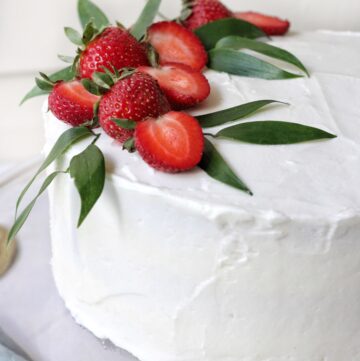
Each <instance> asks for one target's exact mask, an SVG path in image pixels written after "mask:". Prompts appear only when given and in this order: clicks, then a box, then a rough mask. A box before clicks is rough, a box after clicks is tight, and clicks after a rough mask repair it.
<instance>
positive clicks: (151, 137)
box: [135, 111, 204, 173]
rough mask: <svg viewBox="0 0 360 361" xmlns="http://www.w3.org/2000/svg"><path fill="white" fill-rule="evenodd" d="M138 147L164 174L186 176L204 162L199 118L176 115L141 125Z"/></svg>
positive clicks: (136, 133) (144, 122)
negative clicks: (187, 172) (190, 170)
mask: <svg viewBox="0 0 360 361" xmlns="http://www.w3.org/2000/svg"><path fill="white" fill-rule="evenodd" d="M135 146H136V149H137V150H138V152H139V154H140V155H141V157H142V158H143V159H144V161H145V162H146V163H148V164H149V165H150V166H151V167H153V168H155V169H158V170H161V171H163V172H170V173H175V172H182V171H186V170H189V169H192V168H194V167H195V166H196V165H197V164H198V163H199V162H200V160H201V157H202V153H203V150H204V136H203V133H202V129H201V127H200V125H199V123H198V121H197V120H196V119H195V118H193V117H192V116H190V115H188V114H186V113H180V112H174V111H172V112H169V113H166V114H164V115H162V116H161V117H159V118H150V119H147V120H145V121H143V122H140V123H139V124H138V125H137V127H136V130H135Z"/></svg>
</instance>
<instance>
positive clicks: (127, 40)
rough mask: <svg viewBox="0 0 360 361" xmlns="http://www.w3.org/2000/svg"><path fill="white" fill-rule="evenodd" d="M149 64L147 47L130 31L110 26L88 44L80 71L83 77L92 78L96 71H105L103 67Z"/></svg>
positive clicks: (81, 57) (82, 55)
mask: <svg viewBox="0 0 360 361" xmlns="http://www.w3.org/2000/svg"><path fill="white" fill-rule="evenodd" d="M148 64H149V62H148V59H147V54H146V51H145V48H144V47H143V46H142V45H141V44H140V43H138V42H137V40H136V39H135V38H134V37H133V36H132V35H131V34H130V33H129V32H128V31H126V30H124V29H122V28H120V27H108V28H106V29H105V30H104V31H103V32H102V33H100V34H99V35H98V36H97V37H95V39H93V40H92V41H90V42H89V43H88V44H87V45H86V48H85V50H84V51H83V52H82V53H81V55H80V61H79V68H78V71H79V75H80V77H81V78H91V76H92V74H93V73H94V72H95V71H97V72H103V71H104V70H103V67H106V68H111V66H114V67H115V68H116V69H121V68H125V67H132V68H136V67H138V66H140V65H148Z"/></svg>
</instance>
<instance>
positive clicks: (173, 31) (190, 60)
mask: <svg viewBox="0 0 360 361" xmlns="http://www.w3.org/2000/svg"><path fill="white" fill-rule="evenodd" d="M148 40H149V42H150V44H151V45H152V46H153V47H154V48H155V50H156V51H157V52H158V54H159V61H160V64H161V65H164V64H166V63H181V64H185V65H188V66H190V67H191V68H193V69H194V70H199V71H200V70H202V69H203V68H204V66H205V65H206V63H207V59H208V58H207V53H206V51H205V48H204V46H203V45H202V43H201V41H200V40H199V38H198V37H197V36H196V35H195V34H194V33H193V32H192V31H190V30H188V29H186V28H185V27H184V26H182V25H180V24H178V23H176V22H174V21H162V22H159V23H155V24H153V25H152V26H150V28H149V29H148Z"/></svg>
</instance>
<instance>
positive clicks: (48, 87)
mask: <svg viewBox="0 0 360 361" xmlns="http://www.w3.org/2000/svg"><path fill="white" fill-rule="evenodd" d="M35 83H36V85H37V86H38V88H40V89H41V90H43V91H44V92H47V93H50V92H51V91H52V89H53V87H54V84H53V83H51V82H49V81H47V80H44V79H39V78H35Z"/></svg>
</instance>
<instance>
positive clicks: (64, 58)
mask: <svg viewBox="0 0 360 361" xmlns="http://www.w3.org/2000/svg"><path fill="white" fill-rule="evenodd" d="M58 58H59V59H60V60H61V61H63V62H64V63H69V64H73V62H74V60H75V58H74V57H73V56H67V55H61V54H58Z"/></svg>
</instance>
